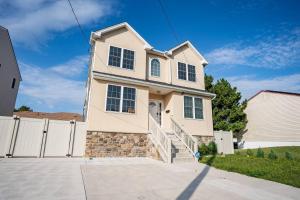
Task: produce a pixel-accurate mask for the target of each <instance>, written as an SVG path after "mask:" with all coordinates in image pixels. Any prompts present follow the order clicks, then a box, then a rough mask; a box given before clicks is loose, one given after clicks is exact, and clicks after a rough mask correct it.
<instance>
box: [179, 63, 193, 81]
mask: <svg viewBox="0 0 300 200" xmlns="http://www.w3.org/2000/svg"><path fill="white" fill-rule="evenodd" d="M177 69H178V79H181V80H188V81H193V82H195V81H196V68H195V66H194V65H189V64H185V63H181V62H178V68H177Z"/></svg>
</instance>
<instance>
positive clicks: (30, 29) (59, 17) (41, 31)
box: [0, 0, 111, 48]
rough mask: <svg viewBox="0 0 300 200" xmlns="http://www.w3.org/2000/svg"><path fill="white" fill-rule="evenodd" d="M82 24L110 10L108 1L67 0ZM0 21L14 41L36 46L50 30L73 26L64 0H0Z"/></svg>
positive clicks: (73, 23)
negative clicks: (69, 0)
mask: <svg viewBox="0 0 300 200" xmlns="http://www.w3.org/2000/svg"><path fill="white" fill-rule="evenodd" d="M71 2H72V5H73V7H74V9H75V12H76V14H77V17H78V18H79V21H80V23H81V24H82V25H85V24H89V23H92V22H96V21H97V20H99V19H101V18H103V17H104V16H106V15H109V14H111V3H109V2H108V1H99V0H71ZM0 13H2V14H0V24H1V25H3V26H5V27H6V28H8V29H9V31H10V34H11V36H12V38H13V39H14V41H16V42H20V43H23V44H25V45H27V46H30V47H31V48H32V47H34V48H36V47H38V45H39V44H41V43H42V44H43V43H44V42H45V40H47V39H49V38H50V37H51V36H52V35H53V33H55V32H61V31H65V30H67V29H69V28H71V27H74V26H76V25H77V24H76V21H75V18H74V16H73V14H72V11H71V8H70V6H69V4H68V2H67V1H66V0H57V1H49V0H10V1H6V0H0Z"/></svg>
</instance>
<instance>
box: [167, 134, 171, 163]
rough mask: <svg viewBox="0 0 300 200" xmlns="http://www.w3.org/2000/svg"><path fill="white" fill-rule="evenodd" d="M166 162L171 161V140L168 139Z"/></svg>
mask: <svg viewBox="0 0 300 200" xmlns="http://www.w3.org/2000/svg"><path fill="white" fill-rule="evenodd" d="M168 163H169V164H171V163H172V142H171V140H170V139H168Z"/></svg>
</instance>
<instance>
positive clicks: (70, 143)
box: [66, 120, 76, 157]
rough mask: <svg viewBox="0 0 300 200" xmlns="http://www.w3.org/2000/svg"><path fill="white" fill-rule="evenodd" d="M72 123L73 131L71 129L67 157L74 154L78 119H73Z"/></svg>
mask: <svg viewBox="0 0 300 200" xmlns="http://www.w3.org/2000/svg"><path fill="white" fill-rule="evenodd" d="M70 125H71V131H70V140H69V148H68V153H67V155H66V156H67V157H72V156H73V148H74V139H75V131H76V121H75V120H71V121H70Z"/></svg>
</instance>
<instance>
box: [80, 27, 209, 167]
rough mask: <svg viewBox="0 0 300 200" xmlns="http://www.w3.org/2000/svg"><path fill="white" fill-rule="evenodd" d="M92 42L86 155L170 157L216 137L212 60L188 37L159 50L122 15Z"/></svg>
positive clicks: (86, 102) (93, 36)
mask: <svg viewBox="0 0 300 200" xmlns="http://www.w3.org/2000/svg"><path fill="white" fill-rule="evenodd" d="M90 43H91V58H90V66H89V77H88V81H87V95H86V100H85V107H84V113H85V118H86V122H87V130H88V133H87V146H86V156H90V157H102V156H147V155H150V156H153V155H157V154H156V153H158V154H160V155H159V156H160V157H161V158H162V159H163V160H166V161H167V160H169V161H170V156H171V154H172V155H173V158H175V157H176V155H175V154H176V153H177V158H179V157H180V156H182V157H183V158H186V155H187V154H188V153H190V155H192V154H193V153H194V152H195V151H197V147H196V145H197V144H199V142H207V141H210V140H212V139H213V123H212V109H211V100H212V98H213V97H214V96H215V95H214V94H211V93H209V92H207V91H205V86H204V67H205V66H206V65H207V61H206V60H205V59H204V57H203V56H202V55H201V54H200V53H199V52H198V51H197V49H196V48H195V47H194V46H193V45H192V44H191V43H190V42H189V41H186V42H184V43H182V44H180V45H178V46H176V47H174V48H172V49H170V50H168V51H159V50H156V49H154V48H153V47H152V46H151V45H150V44H149V43H148V42H147V41H145V40H144V39H143V38H142V37H141V36H140V35H139V34H138V33H137V32H136V31H135V30H134V29H133V28H132V27H131V26H130V25H129V24H128V23H121V24H117V25H115V26H111V27H108V28H105V29H102V30H99V31H96V32H93V33H92V34H91V39H90ZM153 149H157V150H158V152H156V151H155V150H153ZM180 149H181V150H180ZM185 151H186V152H185Z"/></svg>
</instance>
